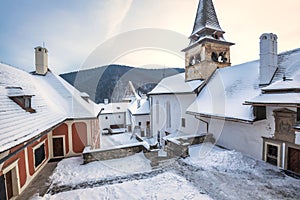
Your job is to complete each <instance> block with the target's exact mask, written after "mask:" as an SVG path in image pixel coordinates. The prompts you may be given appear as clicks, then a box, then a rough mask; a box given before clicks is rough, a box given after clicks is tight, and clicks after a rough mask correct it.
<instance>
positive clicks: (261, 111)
mask: <svg viewBox="0 0 300 200" xmlns="http://www.w3.org/2000/svg"><path fill="white" fill-rule="evenodd" d="M253 112H254V116H255V120H263V119H266V118H267V114H266V106H254V107H253Z"/></svg>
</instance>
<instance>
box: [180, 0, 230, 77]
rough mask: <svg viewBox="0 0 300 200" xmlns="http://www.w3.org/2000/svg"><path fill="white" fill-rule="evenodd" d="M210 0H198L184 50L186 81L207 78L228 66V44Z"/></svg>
mask: <svg viewBox="0 0 300 200" xmlns="http://www.w3.org/2000/svg"><path fill="white" fill-rule="evenodd" d="M224 33H225V31H223V30H222V28H221V26H220V24H219V20H218V17H217V14H216V11H215V8H214V4H213V2H212V0H199V5H198V9H197V13H196V18H195V23H194V27H193V32H192V34H191V36H190V37H189V39H190V44H189V45H188V47H186V48H185V49H183V50H182V51H183V52H185V78H186V81H190V80H197V79H208V78H209V77H210V76H211V75H212V74H213V73H214V71H215V70H216V69H217V68H222V67H228V66H230V65H231V64H230V46H231V45H233V44H234V43H231V42H228V41H226V40H225V39H224V37H223V34H224Z"/></svg>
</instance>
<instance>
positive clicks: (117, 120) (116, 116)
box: [99, 113, 126, 130]
mask: <svg viewBox="0 0 300 200" xmlns="http://www.w3.org/2000/svg"><path fill="white" fill-rule="evenodd" d="M125 116H126V114H125V113H113V114H111V113H110V114H101V115H100V116H99V124H100V129H101V130H103V129H104V128H110V125H114V124H123V125H125V123H126V119H125ZM106 117H107V119H105V118H106Z"/></svg>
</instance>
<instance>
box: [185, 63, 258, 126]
mask: <svg viewBox="0 0 300 200" xmlns="http://www.w3.org/2000/svg"><path fill="white" fill-rule="evenodd" d="M258 71H259V62H258V61H254V62H249V63H245V64H242V65H237V66H232V67H226V68H222V69H218V70H217V71H216V72H215V74H214V75H213V76H212V78H211V79H210V81H209V82H208V83H207V85H206V86H205V87H204V88H203V89H202V91H201V92H200V94H199V95H198V97H197V98H196V100H195V101H194V102H193V103H192V104H191V105H190V106H189V107H188V109H187V111H188V112H190V113H198V114H203V115H209V116H211V115H213V116H218V117H227V118H233V119H242V120H245V121H252V120H253V119H254V116H253V113H252V108H251V106H246V105H243V103H244V101H245V99H247V98H251V97H253V96H256V95H258V94H259V92H260V89H259V87H258V83H259V80H258V74H259V72H258Z"/></svg>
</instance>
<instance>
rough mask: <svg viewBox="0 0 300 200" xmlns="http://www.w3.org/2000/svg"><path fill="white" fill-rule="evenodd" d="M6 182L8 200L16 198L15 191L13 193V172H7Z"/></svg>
mask: <svg viewBox="0 0 300 200" xmlns="http://www.w3.org/2000/svg"><path fill="white" fill-rule="evenodd" d="M5 182H6V193H7V198H8V199H10V198H12V197H13V196H14V191H13V182H12V173H11V171H9V172H7V173H6V174H5Z"/></svg>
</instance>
